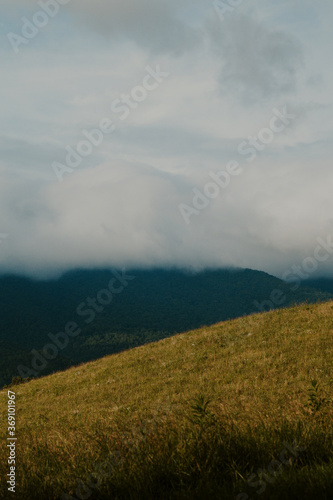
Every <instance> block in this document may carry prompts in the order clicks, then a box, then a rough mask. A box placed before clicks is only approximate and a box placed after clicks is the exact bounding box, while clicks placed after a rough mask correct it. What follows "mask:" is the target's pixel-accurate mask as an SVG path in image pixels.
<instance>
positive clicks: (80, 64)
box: [0, 0, 333, 277]
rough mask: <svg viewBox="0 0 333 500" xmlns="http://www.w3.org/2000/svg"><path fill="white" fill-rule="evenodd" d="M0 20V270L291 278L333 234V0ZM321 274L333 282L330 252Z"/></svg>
mask: <svg viewBox="0 0 333 500" xmlns="http://www.w3.org/2000/svg"><path fill="white" fill-rule="evenodd" d="M43 4H44V10H43V8H42V7H41V6H42V5H43ZM216 4H218V5H216ZM232 4H233V5H235V4H238V6H237V7H235V6H231V5H232ZM0 13H1V16H0V20H1V23H0V30H1V31H0V35H1V37H0V39H1V43H0V54H1V72H2V74H1V84H0V85H1V96H2V100H1V118H2V119H1V124H0V127H1V128H0V150H1V156H0V272H1V273H4V272H13V271H15V272H21V273H25V274H30V275H38V276H48V275H50V276H51V275H52V274H54V273H57V272H59V271H64V270H67V269H71V268H76V267H87V268H92V267H96V266H97V267H105V266H127V267H129V266H162V265H167V266H173V265H176V266H180V267H188V266H193V267H194V268H199V269H200V268H204V267H223V266H238V267H249V268H253V269H260V270H263V271H266V272H269V273H271V274H274V275H277V276H279V277H281V276H282V275H283V274H284V273H285V272H286V271H287V270H288V269H290V268H291V267H292V266H293V265H301V264H302V262H303V261H304V259H306V258H309V257H312V256H313V255H314V252H315V249H316V247H317V246H318V238H322V240H324V241H327V240H329V238H330V237H333V196H332V187H333V168H332V156H333V155H332V153H333V151H332V149H333V148H332V137H333V120H332V110H333V108H332V105H333V97H332V88H333V65H332V55H331V54H332V48H333V34H332V22H333V4H332V0H321V1H320V2H313V0H311V1H310V0H281V1H279V2H276V0H244V1H241V0H237V1H236V0H229V4H228V0H226V1H225V2H223V1H222V0H221V1H220V2H215V4H214V3H213V2H211V1H210V0H209V1H207V0H94V1H92V0H61V1H60V0H58V2H56V0H39V2H37V1H34V0H2V2H1V7H0ZM31 23H34V24H31ZM36 25H37V27H36ZM98 128H99V129H100V131H99V132H96V129H98ZM93 129H94V132H93V134H92V135H91V131H92V130H93ZM82 141H85V142H82ZM89 141H90V142H89ZM251 141H252V144H250V142H251ZM92 142H93V144H92ZM69 152H71V153H69ZM66 157H67V159H66ZM226 172H229V173H226ZM214 175H215V179H216V176H218V178H219V179H220V184H219V185H217V184H216V183H215V184H212V182H213V179H212V176H213V177H214ZM221 179H222V180H221ZM322 240H321V241H322ZM316 273H317V274H324V273H327V274H333V255H332V256H331V257H330V258H328V259H326V260H325V261H323V262H320V263H318V269H317V270H316Z"/></svg>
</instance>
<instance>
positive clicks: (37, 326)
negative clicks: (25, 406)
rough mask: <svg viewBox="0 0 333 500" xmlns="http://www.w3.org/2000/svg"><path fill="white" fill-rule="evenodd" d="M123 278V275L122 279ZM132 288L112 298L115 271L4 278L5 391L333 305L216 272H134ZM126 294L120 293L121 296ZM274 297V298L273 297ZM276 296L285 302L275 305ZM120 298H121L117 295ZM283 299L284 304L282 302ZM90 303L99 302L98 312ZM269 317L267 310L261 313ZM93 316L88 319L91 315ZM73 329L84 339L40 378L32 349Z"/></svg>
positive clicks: (0, 338) (245, 275) (0, 317)
mask: <svg viewBox="0 0 333 500" xmlns="http://www.w3.org/2000/svg"><path fill="white" fill-rule="evenodd" d="M119 274H120V275H122V273H121V272H119ZM127 274H128V275H129V276H130V277H131V278H130V279H128V282H127V280H126V286H124V287H120V285H121V282H120V281H119V280H116V281H118V283H117V284H116V288H117V289H120V290H121V288H123V289H122V291H121V293H113V294H111V298H112V301H111V302H110V303H108V301H107V300H105V299H107V294H108V293H110V292H108V290H107V289H108V284H109V282H110V279H111V281H112V280H113V279H114V275H113V273H112V272H111V271H110V270H104V271H103V270H94V271H72V272H69V273H66V274H64V275H63V276H62V277H60V278H59V279H58V280H48V281H33V280H29V279H27V278H23V277H15V276H7V277H2V278H0V344H1V342H3V343H5V344H7V343H8V342H10V344H11V345H10V351H9V352H8V349H6V350H7V352H5V351H3V350H0V387H2V386H3V385H4V384H8V383H9V382H10V381H11V380H12V377H13V376H16V375H19V374H21V373H19V372H18V369H17V367H18V365H24V366H25V367H27V370H26V372H27V373H28V374H27V375H24V374H23V375H22V376H24V377H26V376H39V375H47V374H48V373H52V372H54V371H57V370H59V369H60V370H61V369H65V368H67V367H69V366H73V365H75V364H77V363H82V362H87V361H91V360H94V359H98V358H100V357H101V356H105V355H106V354H113V353H115V352H120V351H123V350H125V349H128V348H132V347H136V346H139V345H143V344H146V343H148V342H151V341H156V340H159V339H162V338H165V337H168V336H170V335H172V334H174V333H179V332H184V331H187V330H190V329H194V328H200V327H202V326H204V325H212V324H214V323H216V322H218V321H224V320H227V319H232V318H236V317H239V316H243V315H244V314H250V313H251V312H260V309H259V308H260V307H265V308H267V307H269V305H270V304H271V307H273V308H274V307H286V306H288V305H289V306H290V305H294V304H295V303H298V304H299V303H302V302H312V303H314V302H317V301H319V300H328V299H329V298H333V295H329V294H327V293H325V292H319V291H317V290H314V289H311V288H303V287H300V288H299V289H297V290H296V291H295V292H293V291H292V290H291V289H290V286H289V285H287V284H286V283H284V282H282V281H281V280H279V279H277V278H275V277H273V276H270V275H268V274H266V273H263V272H260V271H253V270H250V269H246V270H237V271H235V270H234V271H230V270H211V271H205V272H201V273H197V274H193V273H189V272H188V273H185V272H183V271H180V270H156V269H155V270H150V271H149V270H132V271H130V272H128V273H127ZM119 287H120V288H119ZM274 291H275V292H274ZM276 291H278V295H279V294H280V295H279V300H277V301H276V302H275V303H273V302H272V301H271V300H270V298H271V296H272V294H274V293H276ZM117 292H118V290H117ZM281 297H282V299H281ZM88 300H95V301H97V302H95V308H96V309H97V310H96V309H95V310H94V308H93V306H92V305H91V304H90V305H89V306H88ZM263 310H265V309H263ZM89 311H90V312H89ZM68 322H75V323H76V324H77V325H78V326H79V328H80V334H79V335H78V336H76V337H75V338H71V340H70V342H69V343H68V345H67V347H66V348H65V349H63V350H61V351H59V353H58V356H56V357H55V359H51V360H49V361H48V363H47V364H46V367H45V368H43V369H42V370H41V371H40V372H38V373H37V374H36V373H30V372H36V370H32V364H33V359H34V355H33V354H31V350H32V349H36V350H38V352H39V354H42V350H43V348H44V347H45V345H48V344H50V338H49V335H50V334H51V335H55V334H58V332H63V331H64V328H65V327H66V324H67V323H68Z"/></svg>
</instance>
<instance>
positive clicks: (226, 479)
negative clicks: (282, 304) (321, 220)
mask: <svg viewBox="0 0 333 500" xmlns="http://www.w3.org/2000/svg"><path fill="white" fill-rule="evenodd" d="M332 333H333V301H331V302H327V303H324V304H317V305H304V306H301V307H296V308H291V309H283V310H280V311H272V312H268V313H265V314H258V315H251V316H249V317H243V318H239V319H235V320H232V321H228V322H226V323H219V324H216V325H214V326H211V327H205V328H202V329H200V330H196V331H191V332H187V333H184V334H180V335H175V336H174V337H172V338H168V339H164V340H162V341H159V342H157V343H152V344H149V345H146V346H141V347H138V348H136V349H132V350H130V351H127V352H123V353H120V354H115V355H112V356H109V357H105V358H103V359H100V360H98V361H95V362H91V363H88V364H84V365H81V366H78V367H73V368H71V369H69V370H67V371H65V372H59V373H57V374H54V375H52V376H48V377H46V378H41V379H38V380H33V381H30V382H28V383H25V384H22V385H19V386H14V387H13V388H11V390H13V391H15V392H16V407H17V435H18V443H19V445H18V451H17V454H18V462H17V471H18V472H17V490H16V495H17V498H24V499H26V500H34V499H36V500H37V499H38V500H43V499H47V500H55V499H59V498H61V499H62V500H70V499H73V498H75V499H81V498H85V499H88V498H91V499H105V500H107V499H112V498H114V499H116V498H117V499H118V500H127V499H131V500H140V499H142V500H156V499H158V500H168V499H189V500H192V499H194V500H200V499H207V500H208V499H209V500H214V499H218V500H221V499H224V500H229V499H230V500H231V499H232V500H235V499H236V500H248V499H250V498H251V499H253V498H261V499H263V500H281V499H283V500H313V499H315V498H318V500H319V499H320V500H330V499H332V491H333V473H332V472H333V426H332V423H333V405H332V396H333V365H332V359H333V335H332ZM0 399H1V404H0V417H1V421H2V422H4V421H5V419H6V412H7V391H2V392H1V393H0ZM6 433H7V429H6V428H5V427H4V426H3V427H2V428H1V434H0V443H1V448H0V453H1V455H2V456H1V460H0V473H1V476H2V477H5V476H6V473H7V458H6V457H7V454H8V452H7V449H6ZM32 464H33V465H32ZM0 488H2V489H1V492H0V495H1V493H2V495H1V498H7V497H6V496H5V489H6V485H5V483H4V481H2V483H1V487H0Z"/></svg>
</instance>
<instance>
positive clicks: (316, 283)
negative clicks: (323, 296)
mask: <svg viewBox="0 0 333 500" xmlns="http://www.w3.org/2000/svg"><path fill="white" fill-rule="evenodd" d="M302 285H303V286H305V287H307V288H315V289H316V290H319V291H321V292H324V293H330V294H333V278H315V279H308V280H305V281H303V283H302Z"/></svg>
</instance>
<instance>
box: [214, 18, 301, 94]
mask: <svg viewBox="0 0 333 500" xmlns="http://www.w3.org/2000/svg"><path fill="white" fill-rule="evenodd" d="M208 29H209V31H210V35H211V38H212V41H213V43H214V46H215V50H216V51H217V53H218V55H219V57H220V60H221V63H222V70H221V74H220V78H219V80H220V84H221V87H222V88H221V90H222V92H224V91H225V92H235V93H237V94H238V95H241V98H242V99H243V101H244V102H250V103H252V102H258V101H259V102H260V103H262V102H263V100H267V99H273V98H274V99H279V98H280V97H281V95H285V94H290V93H292V92H295V91H296V90H297V83H298V76H299V71H300V69H301V68H302V65H303V48H302V44H301V43H300V42H299V41H298V40H297V39H296V38H295V37H293V36H291V35H289V34H287V33H285V32H284V31H281V30H276V29H268V28H267V27H266V26H265V25H264V24H263V23H260V22H258V21H256V20H255V19H252V18H251V17H248V16H245V15H242V14H237V15H235V16H234V17H232V18H231V19H229V21H228V23H224V24H223V25H222V24H221V23H220V22H219V21H218V20H217V19H214V21H213V22H211V23H210V24H209V28H208Z"/></svg>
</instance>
